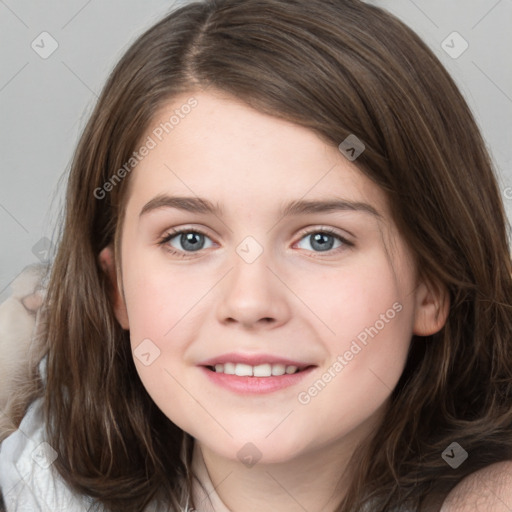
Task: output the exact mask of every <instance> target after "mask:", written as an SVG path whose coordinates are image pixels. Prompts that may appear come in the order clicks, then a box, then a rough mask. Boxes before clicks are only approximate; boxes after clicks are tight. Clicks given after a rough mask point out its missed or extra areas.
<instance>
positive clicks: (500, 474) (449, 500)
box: [441, 461, 512, 512]
mask: <svg viewBox="0 0 512 512" xmlns="http://www.w3.org/2000/svg"><path fill="white" fill-rule="evenodd" d="M491 510H492V512H510V511H511V510H512V461H503V462H498V463H495V464H491V465H490V466H488V467H486V468H483V469H481V470H479V471H476V472H475V473H472V474H471V475H469V476H467V477H466V478H464V480H462V481H461V482H460V483H459V484H457V485H456V486H455V487H454V489H452V491H451V492H450V493H449V494H448V496H447V497H446V499H445V501H444V503H443V506H442V507H441V512H473V511H475V512H476V511H491Z"/></svg>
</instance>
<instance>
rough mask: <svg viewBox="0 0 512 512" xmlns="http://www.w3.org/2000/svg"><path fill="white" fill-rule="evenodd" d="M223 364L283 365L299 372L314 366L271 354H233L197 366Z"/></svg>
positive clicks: (223, 355) (208, 360) (213, 358)
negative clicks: (294, 368) (295, 368)
mask: <svg viewBox="0 0 512 512" xmlns="http://www.w3.org/2000/svg"><path fill="white" fill-rule="evenodd" d="M224 363H235V364H236V363H242V364H248V365H250V366H258V365H260V364H284V365H285V366H296V367H297V368H298V369H299V370H303V369H304V368H307V367H308V366H314V365H312V364H311V363H304V362H302V361H294V360H292V359H288V358H286V357H280V356H273V355H272V354H237V353H235V352H232V353H229V354H222V355H220V356H216V357H212V358H211V359H207V360H206V361H202V362H200V363H199V366H215V365H216V364H224Z"/></svg>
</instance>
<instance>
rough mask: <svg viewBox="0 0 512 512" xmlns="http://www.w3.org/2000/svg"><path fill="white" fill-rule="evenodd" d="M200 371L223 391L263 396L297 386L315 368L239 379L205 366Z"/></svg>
mask: <svg viewBox="0 0 512 512" xmlns="http://www.w3.org/2000/svg"><path fill="white" fill-rule="evenodd" d="M201 369H202V370H203V372H205V373H206V376H207V377H208V378H209V379H210V380H211V381H212V382H213V383H214V384H217V385H218V386H221V387H223V388H225V389H229V390H230V391H234V392H235V393H240V394H263V393H272V392H274V391H279V390H280V389H284V388H288V387H290V386H294V385H296V384H298V383H299V382H300V381H301V380H302V379H303V378H304V377H306V376H307V375H309V374H310V373H311V372H312V371H313V370H314V369H315V367H314V366H311V367H309V368H307V369H305V370H302V371H300V372H298V373H292V374H284V375H276V376H275V377H239V376H238V375H228V374H226V373H217V372H214V371H212V370H209V369H208V368H206V367H205V366H201Z"/></svg>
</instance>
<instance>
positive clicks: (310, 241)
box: [297, 231, 343, 252]
mask: <svg viewBox="0 0 512 512" xmlns="http://www.w3.org/2000/svg"><path fill="white" fill-rule="evenodd" d="M342 243H343V239H342V238H341V237H340V236H337V235H332V234H330V233H325V232H323V231H318V232H316V233H309V234H308V235H306V236H305V237H303V238H301V240H300V241H299V243H298V244H297V246H298V247H299V248H300V249H306V250H308V251H315V252H325V251H330V250H331V249H337V248H338V247H340V246H341V245H342Z"/></svg>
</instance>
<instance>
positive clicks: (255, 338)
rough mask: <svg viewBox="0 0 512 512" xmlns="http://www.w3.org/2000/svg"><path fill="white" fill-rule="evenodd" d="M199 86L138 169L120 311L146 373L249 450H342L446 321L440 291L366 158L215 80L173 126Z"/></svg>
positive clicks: (197, 428) (183, 413) (199, 424)
mask: <svg viewBox="0 0 512 512" xmlns="http://www.w3.org/2000/svg"><path fill="white" fill-rule="evenodd" d="M191 96H192V95H191V94H190V95H185V96H182V97H179V98H175V99H174V100H173V101H172V103H169V104H168V105H166V107H165V108H164V109H162V111H161V112H160V113H159V114H158V115H157V116H156V118H155V119H154V122H153V123H152V126H151V129H150V130H149V131H148V133H146V134H145V136H144V137H143V140H145V141H146V140H148V139H147V137H148V136H149V137H151V138H152V139H153V140H154V142H155V147H152V148H151V150H150V151H149V152H148V154H147V155H146V156H145V157H144V158H142V159H141V161H140V162H139V164H138V165H137V166H136V168H135V169H134V170H133V172H132V175H131V176H130V178H129V179H130V180H131V183H130V193H129V197H128V199H127V203H126V214H125V218H124V222H123V226H122V242H121V253H122V258H121V261H122V264H121V276H120V282H121V283H122V296H123V300H121V301H119V304H118V305H117V306H116V311H117V317H118V319H119V321H120V323H121V324H122V325H123V327H125V328H127V329H129V330H130V338H131V344H132V349H133V351H134V361H135V364H136V367H137V371H138V373H139V375H140V378H141V380H142V383H143V385H144V387H145V388H146V389H147V391H148V393H149V394H150V395H151V397H152V399H153V400H154V401H155V403H156V404H157V405H158V407H159V408H160V409H161V410H162V411H163V412H164V413H165V415H166V416H167V417H168V418H169V419H171V420H172V421H173V422H174V423H176V424H177V425H178V426H179V427H181V428H182V429H183V430H185V431H187V432H188V433H190V434H191V435H192V436H194V437H195V438H196V439H198V441H199V442H200V443H202V444H203V445H204V446H206V447H208V448H209V449H210V450H212V451H214V452H215V453H217V454H219V455H221V456H223V457H226V458H229V459H232V460H235V459H240V460H242V458H243V457H244V450H246V451H247V450H248V451H249V452H250V451H251V450H252V451H253V452H254V453H249V454H248V455H249V456H254V457H261V461H262V462H279V461H281V462H282V461H289V460H292V459H293V458H295V457H298V456H300V455H305V454H312V453H314V452H315V451H316V450H320V449H325V448H329V449H335V448H336V447H340V446H342V445H343V443H344V442H346V441H347V439H349V438H350V439H352V440H353V439H354V438H357V433H360V435H363V433H364V432H365V431H366V430H367V427H368V425H371V424H372V422H375V421H377V419H378V418H379V415H380V414H381V412H382V410H383V408H384V407H385V404H386V401H387V399H388V398H389V395H390V394H391V390H392V389H393V388H394V386H395V384H396V383H397V381H398V379H399V377H400V375H401V373H402V370H403V367H404V363H405V360H406V355H407V351H408V348H409V344H410V340H411V336H412V334H413V333H417V334H429V333H431V332H434V331H435V330H438V329H439V328H440V326H439V325H435V322H434V320H432V318H431V317H433V311H434V309H435V300H434V299H433V298H432V296H431V294H430V292H429V291H428V289H427V287H426V286H424V285H423V284H422V283H418V281H417V278H416V271H415V268H414V265H413V264H412V258H411V254H410V253H409V252H408V250H407V248H406V246H405V244H404V242H403V241H402V240H401V238H400V235H399V233H398V232H397V230H396V228H395V226H394V224H393V222H392V220H391V217H390V212H389V208H388V205H387V202H386V197H385V196H384V194H383V192H382V191H381V190H380V189H379V188H378V187H377V186H376V185H375V184H374V183H373V182H371V181H370V180H369V179H368V178H366V177H365V176H364V175H363V174H362V173H361V172H360V171H359V170H358V169H357V167H356V166H355V163H357V162H355V163H353V162H350V161H349V160H347V159H346V158H345V157H344V156H343V155H342V153H341V152H340V151H339V150H338V148H337V147H335V146H330V145H327V144H326V143H325V142H323V141H322V140H321V139H320V138H318V137H317V135H315V134H314V133H313V132H311V131H309V130H307V129H305V128H303V127H299V126H296V125H294V124H291V123H288V122H286V121H282V120H278V119H276V118H273V117H269V116H267V115H264V114H261V113H259V112H257V111H255V110H252V109H251V108H249V107H248V106H246V105H244V104H242V103H239V102H237V101H235V100H234V99H232V98H230V97H228V96H223V95H221V93H213V92H209V93H204V92H203V93H197V94H194V95H193V96H194V98H195V100H196V102H197V103H196V106H195V108H193V109H188V111H189V113H188V114H187V115H186V116H183V118H180V121H179V124H177V125H176V126H174V128H173V130H172V131H170V132H169V133H168V134H166V133H164V136H162V137H161V140H159V137H157V136H156V135H155V131H154V130H155V129H156V128H157V127H159V126H161V123H165V122H166V121H168V120H169V118H170V116H171V115H172V114H173V111H174V110H176V109H179V108H180V105H183V104H186V103H187V99H188V98H190V97H191ZM156 133H160V132H158V131H157V132H156ZM151 145H152V144H151ZM431 313H432V314H431ZM429 315H430V316H429ZM429 319H430V320H429ZM215 367H216V368H217V370H219V373H216V372H215V371H213V370H215ZM222 372H227V373H222ZM232 372H235V374H234V375H230V374H229V373H232ZM294 372H296V373H294ZM283 373H284V375H283ZM269 374H272V375H269ZM365 429H366V430H365ZM354 436H355V437H354ZM247 443H252V445H248V444H247ZM254 447H256V449H257V450H256V449H255V448H254Z"/></svg>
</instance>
